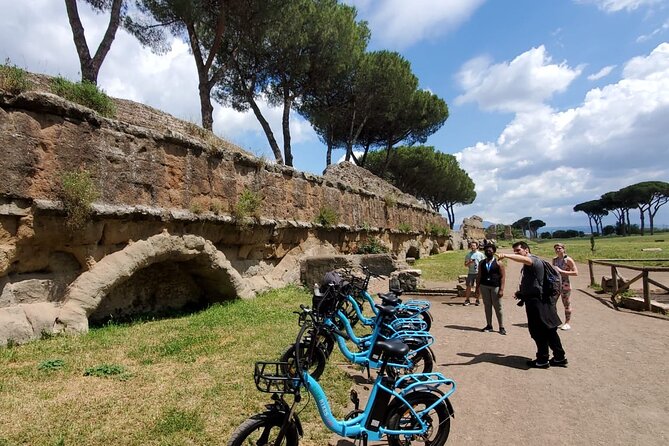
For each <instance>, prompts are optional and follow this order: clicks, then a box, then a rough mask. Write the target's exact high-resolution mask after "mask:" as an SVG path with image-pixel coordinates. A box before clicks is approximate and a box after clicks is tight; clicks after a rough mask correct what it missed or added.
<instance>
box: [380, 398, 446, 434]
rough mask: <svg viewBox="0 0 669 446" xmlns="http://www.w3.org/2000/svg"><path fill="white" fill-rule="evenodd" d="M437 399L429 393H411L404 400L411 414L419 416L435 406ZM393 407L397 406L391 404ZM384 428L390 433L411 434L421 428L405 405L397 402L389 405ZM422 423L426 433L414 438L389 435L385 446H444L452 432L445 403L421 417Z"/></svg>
mask: <svg viewBox="0 0 669 446" xmlns="http://www.w3.org/2000/svg"><path fill="white" fill-rule="evenodd" d="M438 398H439V396H437V395H435V394H434V393H430V392H412V393H409V394H408V395H406V400H407V402H408V403H409V405H410V406H411V407H413V409H414V411H416V412H420V411H422V410H425V409H426V408H428V407H429V406H431V405H432V404H434V403H435V402H436V401H437V399H438ZM393 403H396V404H393ZM391 406H394V407H393V408H391V409H390V412H389V415H388V418H387V421H386V426H387V427H388V429H393V430H414V429H419V428H420V422H419V420H418V418H416V416H415V415H414V414H413V413H412V412H411V410H409V407H407V406H406V405H405V404H404V403H401V402H399V401H397V402H395V401H393V402H391ZM421 420H422V421H423V422H424V423H425V424H426V425H427V429H426V431H425V432H424V433H422V434H413V435H389V436H388V444H389V445H390V446H410V445H416V444H424V445H430V446H443V445H444V444H445V443H446V440H448V435H449V434H450V432H451V413H450V411H449V409H448V406H447V405H446V402H445V401H442V402H441V403H440V404H437V406H436V407H435V408H434V409H432V410H431V411H430V412H428V413H426V414H424V415H423V416H421Z"/></svg>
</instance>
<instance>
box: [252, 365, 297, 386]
mask: <svg viewBox="0 0 669 446" xmlns="http://www.w3.org/2000/svg"><path fill="white" fill-rule="evenodd" d="M289 367H290V365H289V364H288V363H287V362H262V361H259V362H256V365H255V370H254V371H253V378H254V381H255V383H256V388H257V389H258V390H260V391H261V392H265V393H296V392H297V388H298V387H299V379H297V378H295V377H291V376H289V374H288V369H289Z"/></svg>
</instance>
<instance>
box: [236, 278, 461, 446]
mask: <svg viewBox="0 0 669 446" xmlns="http://www.w3.org/2000/svg"><path fill="white" fill-rule="evenodd" d="M363 272H364V277H357V276H355V275H353V274H352V272H351V271H348V270H345V271H343V272H342V273H341V274H340V273H336V272H329V273H327V274H325V276H324V278H323V280H322V282H321V284H320V286H316V287H315V288H314V292H313V298H312V306H311V307H307V306H304V305H301V306H300V311H296V312H295V313H296V314H297V315H298V325H299V331H298V334H297V338H296V340H295V343H294V344H293V345H291V346H289V347H288V348H287V349H286V350H285V351H284V352H283V354H282V355H281V358H280V360H279V361H276V362H264V361H261V362H257V363H256V364H255V370H254V380H255V384H256V387H257V388H258V390H260V391H261V392H267V393H271V394H272V397H271V398H272V403H271V404H269V405H267V411H265V412H263V413H259V414H256V415H253V416H252V417H250V418H249V419H247V420H246V421H245V422H244V423H242V424H241V425H240V426H239V427H238V428H237V429H236V430H235V432H234V433H233V434H232V437H231V438H230V441H229V442H228V446H241V445H256V446H260V445H263V446H264V445H267V446H270V445H272V446H278V445H285V446H293V445H298V444H299V439H300V437H302V436H303V434H304V432H303V428H302V424H301V422H300V419H299V416H298V411H297V410H296V409H297V405H298V404H299V403H300V401H301V396H302V393H303V392H305V391H306V392H307V393H308V394H309V395H310V396H311V397H312V398H313V399H314V400H315V402H316V407H317V409H318V412H319V414H320V416H321V419H322V420H323V423H324V424H325V426H326V427H327V428H328V429H329V430H331V431H332V432H334V433H336V434H338V435H340V436H342V437H346V438H350V439H353V440H355V441H356V442H357V441H359V442H360V443H361V444H362V445H364V446H366V445H367V444H368V442H370V441H380V440H387V442H388V444H390V445H392V446H408V445H412V444H425V445H431V446H439V445H443V444H445V443H446V441H447V439H448V435H449V433H450V427H451V418H453V417H454V411H453V406H452V405H451V402H450V400H449V397H450V396H451V395H452V394H453V392H454V391H455V387H456V386H455V382H454V381H453V380H452V379H449V378H446V377H445V376H444V375H443V374H441V373H439V372H435V371H433V368H434V360H435V357H434V352H433V351H432V349H431V348H430V346H431V345H432V344H433V343H434V336H433V335H432V334H430V332H429V330H430V327H431V324H432V315H431V314H430V304H429V302H428V301H422V300H410V301H406V302H403V300H402V299H401V298H400V295H401V292H400V291H399V290H392V289H391V291H390V293H386V294H381V293H380V294H379V295H378V298H379V300H378V301H375V300H374V298H373V297H372V296H371V294H370V293H369V291H368V287H369V281H370V278H371V277H374V276H375V275H374V274H373V273H372V272H371V271H370V270H368V269H367V268H363ZM361 326H363V327H365V328H364V329H363V328H361ZM354 327H355V328H354ZM362 332H364V333H365V334H364V335H363V334H361V333H362ZM349 345H351V347H349ZM335 347H337V348H338V349H339V350H340V351H341V353H342V355H343V356H344V357H345V358H346V359H347V360H348V361H350V362H351V363H353V364H358V365H361V366H363V367H365V368H366V369H367V373H368V375H369V376H371V371H370V370H371V369H374V370H376V371H377V373H376V378H375V379H374V381H373V385H372V387H371V391H370V393H369V396H368V399H367V403H366V404H365V405H364V407H362V408H361V407H360V398H359V397H358V394H357V392H356V391H355V390H353V391H351V401H352V402H353V404H354V406H355V408H354V410H352V411H351V412H350V413H349V414H347V415H346V416H345V417H344V418H343V419H337V418H336V417H335V416H334V415H333V413H332V410H331V408H330V404H329V401H328V398H327V394H326V392H325V391H324V390H323V388H322V387H321V385H320V384H319V382H318V379H319V378H320V376H321V375H322V373H323V371H324V370H325V367H326V365H327V362H328V359H329V357H330V355H331V353H332V351H333V350H334V348H335Z"/></svg>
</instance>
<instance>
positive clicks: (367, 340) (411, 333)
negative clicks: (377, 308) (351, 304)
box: [337, 310, 434, 352]
mask: <svg viewBox="0 0 669 446" xmlns="http://www.w3.org/2000/svg"><path fill="white" fill-rule="evenodd" d="M337 317H338V319H339V320H340V321H341V322H342V323H343V324H344V329H345V330H346V334H347V336H348V337H349V338H350V340H351V341H352V342H353V343H354V344H356V345H357V346H358V347H360V348H371V347H372V346H373V345H374V341H376V339H377V338H378V337H381V338H383V339H399V340H403V341H406V340H413V341H417V342H419V343H420V344H421V346H420V348H412V351H414V352H417V351H419V350H423V349H425V348H428V347H429V346H431V345H432V344H434V336H432V335H431V334H430V333H428V332H426V331H420V330H401V331H397V330H395V329H394V328H393V327H392V326H391V325H388V324H385V323H382V320H383V317H382V316H377V318H376V320H375V323H374V331H372V333H371V334H369V335H367V336H364V337H358V336H356V334H355V333H354V332H353V327H352V326H351V322H350V321H349V320H348V318H347V317H346V315H345V314H344V313H343V312H342V311H341V310H338V311H337ZM382 326H387V327H388V328H389V329H390V331H391V335H390V336H385V335H383V334H381V327H382ZM375 334H377V336H374V335H375Z"/></svg>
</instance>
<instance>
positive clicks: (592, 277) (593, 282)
mask: <svg viewBox="0 0 669 446" xmlns="http://www.w3.org/2000/svg"><path fill="white" fill-rule="evenodd" d="M588 269H590V286H594V285H597V282H595V269H594V267H593V263H592V260H588Z"/></svg>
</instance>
